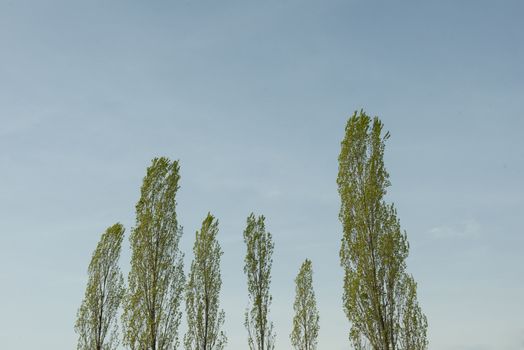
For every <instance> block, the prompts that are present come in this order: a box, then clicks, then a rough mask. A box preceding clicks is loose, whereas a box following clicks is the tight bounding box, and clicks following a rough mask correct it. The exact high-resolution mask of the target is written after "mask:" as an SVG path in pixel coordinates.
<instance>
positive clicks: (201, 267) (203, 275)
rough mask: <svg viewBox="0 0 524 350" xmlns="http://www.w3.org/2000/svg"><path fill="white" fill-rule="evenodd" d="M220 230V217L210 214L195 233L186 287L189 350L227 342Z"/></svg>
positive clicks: (213, 348)
mask: <svg viewBox="0 0 524 350" xmlns="http://www.w3.org/2000/svg"><path fill="white" fill-rule="evenodd" d="M217 234H218V220H216V219H215V217H214V216H213V215H211V214H208V215H207V217H206V218H205V219H204V221H203V222H202V228H201V229H200V231H197V232H196V234H195V244H194V246H193V254H194V258H193V261H192V263H191V270H190V272H189V278H188V282H187V288H186V313H187V324H188V331H187V333H186V335H185V338H184V343H185V348H186V350H222V349H223V348H224V346H225V344H226V342H227V339H226V336H225V334H224V332H223V331H222V330H221V328H222V326H223V324H224V319H225V314H224V311H223V310H220V311H219V302H220V300H219V298H220V288H221V287H222V278H221V274H220V258H221V256H222V254H223V253H222V249H221V248H220V244H219V243H218V241H217Z"/></svg>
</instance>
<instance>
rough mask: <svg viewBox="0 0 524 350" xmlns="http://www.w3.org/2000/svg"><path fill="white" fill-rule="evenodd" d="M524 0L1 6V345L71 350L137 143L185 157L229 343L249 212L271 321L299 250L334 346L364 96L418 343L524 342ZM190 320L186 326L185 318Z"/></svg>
mask: <svg viewBox="0 0 524 350" xmlns="http://www.w3.org/2000/svg"><path fill="white" fill-rule="evenodd" d="M522 18H524V3H523V2H521V1H482V0H476V1H447V0H443V1H394V2H393V1H374V0H369V1H352V0H345V1H328V0H323V1H309V0H300V1H299V0H278V1H277V0H264V1H262V0H244V1H240V0H238V1H232V0H224V1H204V0H202V1H199V0H185V1H182V0H153V1H135V0H126V1H123V0H113V1H99V0H92V1H70V0H68V1H65V0H64V1H45V2H44V1H36V0H35V1H27V0H17V1H7V0H0V310H1V311H0V344H1V345H0V347H1V348H2V349H40V350H51V349H53V350H56V349H74V348H75V347H76V341H77V336H76V334H75V333H74V329H73V325H74V321H75V317H76V311H77V309H78V307H79V305H80V303H81V301H82V298H83V294H84V289H85V284H86V280H87V266H88V264H89V260H90V257H91V254H92V252H93V250H94V248H95V246H96V243H97V242H98V239H99V238H100V235H101V233H102V232H103V231H104V230H105V229H106V228H107V227H108V226H110V225H112V224H113V223H115V222H121V223H122V224H123V225H124V226H125V227H126V238H125V243H124V246H123V251H122V256H121V259H120V266H121V268H122V271H123V272H124V274H125V275H127V273H128V271H129V261H130V250H129V243H128V237H129V232H130V231H131V229H132V227H133V225H134V223H135V216H134V205H135V204H136V202H137V200H138V198H139V190H140V185H141V181H142V179H143V177H144V175H145V171H146V168H147V167H148V166H149V164H150V162H151V159H152V158H153V157H157V156H167V157H169V158H171V159H177V160H179V161H180V166H181V181H180V184H181V188H180V190H179V193H178V203H179V204H178V209H177V213H178V218H179V221H180V223H181V224H182V225H183V227H184V234H183V237H182V239H181V243H180V244H181V249H182V250H183V252H184V253H185V271H186V272H187V270H188V266H189V264H190V261H191V255H192V251H191V248H192V244H193V239H194V233H195V231H196V230H197V229H199V228H200V225H201V222H202V220H203V219H204V217H205V215H206V214H207V213H208V211H210V212H211V213H213V214H214V215H215V216H216V217H217V218H218V219H219V228H220V233H219V240H220V243H221V245H222V248H223V251H224V255H223V258H222V275H223V276H222V277H223V288H222V293H221V306H222V307H223V309H224V310H225V312H226V323H225V326H224V329H225V331H226V333H227V336H228V338H229V343H228V346H227V348H228V349H245V348H246V347H247V333H246V330H245V329H244V326H243V313H244V309H245V307H246V306H247V302H248V299H247V286H246V281H245V276H244V274H243V270H242V266H243V258H244V254H245V246H244V243H243V240H242V232H243V230H244V227H245V221H246V218H247V216H248V215H249V213H251V212H254V213H256V214H263V215H265V216H266V227H267V229H268V231H270V232H271V233H272V235H273V237H274V241H275V254H274V264H273V279H272V284H271V292H272V294H273V304H272V308H271V314H270V317H271V319H272V320H273V322H274V325H275V329H276V333H277V338H276V350H280V349H282V350H286V349H291V343H290V340H289V333H290V331H291V325H292V316H293V309H292V303H293V298H294V283H293V279H294V277H295V275H296V273H297V272H298V269H299V266H300V264H301V263H302V261H303V260H304V259H305V258H310V259H311V260H312V261H313V270H314V287H315V292H316V295H317V302H318V307H319V311H320V333H319V349H333V350H342V349H350V345H349V341H348V332H349V323H348V321H347V319H346V317H345V315H344V312H343V309H342V298H341V297H342V274H343V273H342V269H341V267H340V265H339V258H338V250H339V247H340V239H341V237H342V229H341V225H340V223H339V221H338V211H339V205H340V200H339V197H338V193H337V187H336V175H337V169H338V164H337V157H338V154H339V151H340V141H341V140H342V138H343V136H344V127H345V123H346V121H347V119H348V117H349V116H351V115H352V113H353V112H354V111H355V110H360V109H361V108H363V109H364V110H365V111H366V112H367V113H368V114H370V115H373V116H375V115H376V116H379V117H380V118H381V120H382V121H383V122H384V124H385V129H386V130H389V132H390V133H391V138H390V139H389V140H388V143H387V146H386V154H385V162H386V166H387V169H388V171H389V173H390V176H391V182H392V186H391V187H390V188H389V191H388V194H387V200H388V201H389V202H393V203H395V206H396V208H397V209H398V216H399V218H400V222H401V225H402V227H403V229H405V230H406V232H407V234H408V239H409V242H410V255H409V258H408V261H407V264H408V271H409V273H412V274H413V276H414V277H415V279H416V281H417V282H418V298H419V303H420V305H421V307H422V309H423V311H424V312H425V314H426V315H427V318H428V322H429V329H428V338H429V342H430V345H429V348H430V349H435V350H437V349H438V350H519V349H524V321H523V318H522V314H523V313H524V301H523V299H522V296H523V295H524V271H523V266H524V254H522V247H523V245H524V235H523V230H522V221H521V220H522V217H523V213H524V202H523V200H522V198H523V195H524V189H523V185H522V179H524V138H523V137H522V132H523V130H524V115H523V111H524V64H523V63H522V62H524V41H523V34H524V21H523V20H522ZM180 332H181V334H183V333H184V332H185V324H183V325H182V326H181V329H180Z"/></svg>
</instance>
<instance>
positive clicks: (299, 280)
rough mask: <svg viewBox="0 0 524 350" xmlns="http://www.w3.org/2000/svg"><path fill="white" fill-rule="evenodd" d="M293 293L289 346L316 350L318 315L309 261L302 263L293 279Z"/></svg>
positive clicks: (300, 349)
mask: <svg viewBox="0 0 524 350" xmlns="http://www.w3.org/2000/svg"><path fill="white" fill-rule="evenodd" d="M295 293H296V295H295V303H294V304H293V309H294V310H295V316H294V317H293V330H292V332H291V335H290V338H291V344H292V345H293V347H294V348H295V349H296V350H316V349H317V337H318V330H319V325H318V321H319V315H318V310H317V301H316V299H315V292H314V290H313V268H312V266H311V260H309V259H306V260H305V261H304V263H302V266H301V267H300V271H299V273H298V275H297V277H296V278H295Z"/></svg>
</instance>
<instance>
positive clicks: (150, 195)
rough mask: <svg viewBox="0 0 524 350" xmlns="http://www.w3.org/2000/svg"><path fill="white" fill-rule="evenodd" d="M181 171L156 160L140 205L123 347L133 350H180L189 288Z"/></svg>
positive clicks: (133, 239) (132, 240)
mask: <svg viewBox="0 0 524 350" xmlns="http://www.w3.org/2000/svg"><path fill="white" fill-rule="evenodd" d="M179 170H180V169H179V165H178V162H177V161H170V160H169V159H167V158H155V159H153V161H152V164H151V166H150V167H149V168H148V169H147V173H146V176H145V177H144V181H143V184H142V188H141V193H140V199H139V201H138V203H137V205H136V226H135V228H134V229H133V231H132V233H131V237H130V243H131V250H132V256H131V271H130V272H129V277H128V284H129V286H128V293H127V295H126V298H125V308H124V314H123V323H124V342H125V344H126V345H128V346H129V347H130V348H131V349H133V350H139V349H140V350H145V349H147V350H167V349H170V350H171V349H173V348H177V346H178V327H179V324H180V319H181V311H180V303H181V300H182V292H183V289H184V283H185V278H184V272H183V262H182V258H183V255H182V253H181V252H180V250H179V240H180V236H181V234H182V228H181V227H180V226H179V225H178V221H177V215H176V194H177V191H178V188H179V186H178V182H179V180H180V175H179Z"/></svg>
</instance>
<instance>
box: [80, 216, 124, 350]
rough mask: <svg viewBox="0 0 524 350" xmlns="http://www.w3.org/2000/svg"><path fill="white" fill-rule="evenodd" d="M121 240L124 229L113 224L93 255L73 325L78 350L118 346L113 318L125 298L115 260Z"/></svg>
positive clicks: (106, 348) (122, 283) (102, 349)
mask: <svg viewBox="0 0 524 350" xmlns="http://www.w3.org/2000/svg"><path fill="white" fill-rule="evenodd" d="M123 238H124V227H123V226H122V225H121V224H115V225H113V226H111V227H109V228H108V229H107V230H106V231H105V232H104V234H102V237H101V238H100V241H99V242H98V244H97V246H96V249H95V251H94V253H93V257H92V258H91V262H90V263H89V269H88V275H89V277H88V281H87V288H86V291H85V297H84V300H83V301H82V304H81V306H80V309H79V310H78V314H77V319H76V323H75V331H76V332H77V333H78V336H79V338H78V345H77V349H78V350H113V349H116V348H117V346H118V334H117V327H118V326H117V322H116V321H117V320H116V318H117V316H116V315H117V312H118V308H119V306H120V302H121V300H122V297H123V295H124V279H123V277H122V273H121V272H120V268H119V267H118V259H119V257H120V250H121V247H122V240H123Z"/></svg>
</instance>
